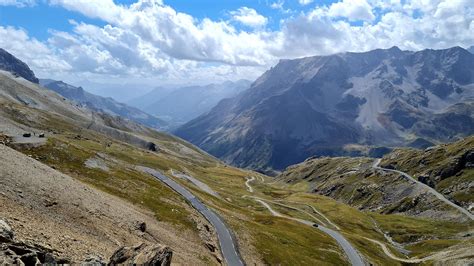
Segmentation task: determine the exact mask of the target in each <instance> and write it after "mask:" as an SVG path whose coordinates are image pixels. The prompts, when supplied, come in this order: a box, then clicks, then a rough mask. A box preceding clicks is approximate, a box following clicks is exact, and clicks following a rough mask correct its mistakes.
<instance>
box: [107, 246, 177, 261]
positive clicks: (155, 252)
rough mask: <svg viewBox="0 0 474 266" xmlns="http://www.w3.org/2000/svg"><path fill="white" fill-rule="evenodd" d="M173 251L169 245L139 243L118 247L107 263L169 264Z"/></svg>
mask: <svg viewBox="0 0 474 266" xmlns="http://www.w3.org/2000/svg"><path fill="white" fill-rule="evenodd" d="M172 256H173V252H172V251H171V249H170V248H169V247H166V246H162V245H158V244H154V245H147V244H144V243H142V244H140V245H137V246H134V247H122V248H119V249H118V250H117V251H115V253H114V254H113V255H112V257H111V258H110V262H109V265H119V264H120V265H164V266H168V265H170V264H171V258H172Z"/></svg>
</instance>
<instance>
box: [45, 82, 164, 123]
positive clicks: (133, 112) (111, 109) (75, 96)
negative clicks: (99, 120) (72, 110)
mask: <svg viewBox="0 0 474 266" xmlns="http://www.w3.org/2000/svg"><path fill="white" fill-rule="evenodd" d="M40 84H41V85H42V86H43V87H45V88H48V89H50V90H52V91H55V92H57V93H58V94H60V95H62V96H63V97H65V98H67V99H69V100H71V101H74V102H76V103H78V104H80V105H83V106H85V107H87V108H89V109H91V110H94V111H97V112H102V113H106V114H109V115H113V116H120V117H122V118H125V119H130V120H132V121H135V122H137V123H141V124H143V125H146V126H148V127H151V128H156V129H166V128H167V123H166V122H165V121H163V120H161V119H158V118H156V117H154V116H152V115H149V114H147V113H145V112H143V111H141V110H139V109H138V108H135V107H131V106H128V105H126V104H124V103H119V102H117V101H115V100H114V99H112V98H105V97H101V96H98V95H94V94H92V93H89V92H87V91H85V90H84V89H83V88H82V87H74V86H72V85H70V84H67V83H64V82H62V81H55V80H44V79H42V80H40Z"/></svg>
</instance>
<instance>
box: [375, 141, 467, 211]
mask: <svg viewBox="0 0 474 266" xmlns="http://www.w3.org/2000/svg"><path fill="white" fill-rule="evenodd" d="M381 165H382V166H384V167H389V168H394V169H397V170H401V171H404V172H407V173H409V174H410V175H412V176H414V177H415V178H417V179H418V180H420V181H422V182H423V183H425V184H427V185H429V186H431V187H433V188H435V189H436V190H437V191H439V192H441V193H442V194H444V195H445V196H446V197H448V198H449V199H450V200H452V201H454V202H456V203H457V204H459V205H461V206H463V207H465V208H472V206H474V136H471V137H468V138H466V139H463V140H460V141H457V142H453V143H450V144H443V145H438V146H434V147H430V148H428V149H426V150H415V149H396V150H394V151H393V152H391V153H390V154H387V155H386V156H385V157H384V158H383V160H382V163H381Z"/></svg>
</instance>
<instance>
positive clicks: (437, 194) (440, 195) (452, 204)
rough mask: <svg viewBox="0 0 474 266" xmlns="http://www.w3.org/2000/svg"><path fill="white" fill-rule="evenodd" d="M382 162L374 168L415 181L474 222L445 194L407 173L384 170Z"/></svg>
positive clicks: (470, 216) (473, 218)
mask: <svg viewBox="0 0 474 266" xmlns="http://www.w3.org/2000/svg"><path fill="white" fill-rule="evenodd" d="M381 161H382V159H377V160H375V162H374V164H373V167H374V168H375V169H378V170H382V171H386V172H392V173H397V174H400V175H403V176H404V177H406V178H408V180H411V181H414V182H415V183H417V184H418V185H420V186H422V187H423V188H424V189H426V190H427V191H428V192H430V193H431V194H433V195H434V196H435V197H437V198H438V199H439V200H441V201H443V202H444V203H446V204H448V205H450V206H452V207H454V208H456V209H457V210H459V211H460V212H462V213H463V214H465V215H466V216H467V217H469V219H471V220H474V215H472V214H471V213H470V212H469V211H468V210H466V209H464V208H463V207H461V206H459V205H457V204H454V203H453V202H451V201H450V200H448V199H447V198H445V197H444V195H443V194H441V193H439V192H438V191H436V190H435V189H434V188H432V187H430V186H428V185H426V184H425V183H422V182H420V181H418V180H417V179H416V178H414V177H412V176H411V175H409V174H407V173H405V172H402V171H398V170H395V169H388V168H383V167H380V166H379V164H380V162H381Z"/></svg>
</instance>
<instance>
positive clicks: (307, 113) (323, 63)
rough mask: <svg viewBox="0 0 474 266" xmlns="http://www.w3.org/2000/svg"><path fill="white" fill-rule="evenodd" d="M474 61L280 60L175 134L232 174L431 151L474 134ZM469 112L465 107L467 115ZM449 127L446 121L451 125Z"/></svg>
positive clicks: (445, 54) (384, 54) (372, 54)
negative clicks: (418, 147) (399, 149)
mask: <svg viewBox="0 0 474 266" xmlns="http://www.w3.org/2000/svg"><path fill="white" fill-rule="evenodd" d="M473 86H474V55H473V54H471V53H469V52H467V50H465V49H463V48H461V47H453V48H449V49H443V50H432V49H426V50H422V51H417V52H413V51H402V50H401V49H399V48H398V47H392V48H389V49H376V50H373V51H368V52H363V53H353V52H347V53H342V54H335V55H329V56H314V57H307V58H300V59H293V60H281V61H280V62H279V63H278V64H277V65H276V66H275V67H273V68H271V69H270V70H268V71H267V72H265V73H264V74H263V75H262V76H261V77H260V78H259V79H257V80H256V81H255V82H254V83H253V84H252V86H251V88H250V89H249V90H247V91H245V92H244V93H242V94H240V95H238V96H237V97H235V98H233V99H230V100H227V101H226V102H225V103H222V104H219V105H218V106H217V107H216V108H214V109H213V110H212V111H211V112H210V113H208V114H207V115H204V116H202V117H200V118H198V119H195V120H193V121H191V122H189V123H188V124H185V125H184V126H183V127H181V128H179V129H178V130H177V131H176V133H177V134H178V136H181V137H183V138H185V139H187V140H190V141H191V142H193V143H195V144H197V145H198V146H200V147H202V148H204V149H205V150H207V151H208V152H210V153H212V154H214V155H216V156H218V157H221V158H223V159H224V160H226V161H227V162H232V163H234V164H236V165H238V166H245V167H253V168H258V169H260V170H264V169H265V168H266V167H271V168H273V169H282V168H284V167H286V166H287V165H289V164H293V163H296V162H299V161H302V160H304V158H306V157H309V156H313V155H316V156H317V155H347V154H346V153H345V152H344V148H343V147H345V146H346V145H350V144H357V145H377V146H380V145H386V146H393V145H395V146H398V145H409V143H411V142H412V141H413V139H412V138H414V137H418V138H424V139H426V140H427V141H430V142H432V143H436V142H439V141H448V140H450V139H452V138H454V137H459V136H466V135H469V134H473V133H474V130H473V129H472V128H469V127H464V128H460V127H450V128H446V123H449V124H451V123H454V122H452V121H458V122H459V123H461V122H462V124H465V123H474V116H473V115H472V113H474V112H472V110H471V115H464V114H465V112H462V113H463V114H462V115H461V112H457V111H456V110H459V108H469V106H472V105H470V104H464V105H462V104H461V105H456V104H459V103H468V102H469V101H472V99H473V97H474V90H473V88H474V87H473ZM466 106H467V107H466ZM448 117H449V119H448Z"/></svg>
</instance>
